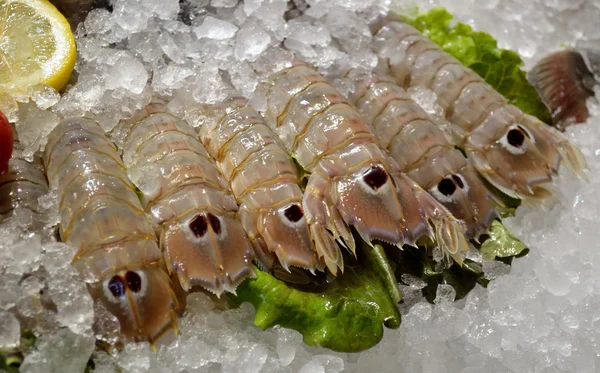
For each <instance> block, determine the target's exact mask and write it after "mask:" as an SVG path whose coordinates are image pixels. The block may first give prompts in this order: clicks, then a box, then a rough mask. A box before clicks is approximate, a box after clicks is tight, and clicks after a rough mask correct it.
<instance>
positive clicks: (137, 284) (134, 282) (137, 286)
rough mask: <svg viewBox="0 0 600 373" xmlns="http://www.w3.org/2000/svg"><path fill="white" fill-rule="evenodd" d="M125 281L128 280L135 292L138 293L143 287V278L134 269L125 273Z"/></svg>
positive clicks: (129, 286)
mask: <svg viewBox="0 0 600 373" xmlns="http://www.w3.org/2000/svg"><path fill="white" fill-rule="evenodd" d="M125 281H127V287H128V288H129V290H131V291H133V292H134V293H137V292H138V291H140V290H141V289H142V278H141V277H140V275H138V274H137V273H136V272H134V271H127V273H125ZM109 286H110V285H109Z"/></svg>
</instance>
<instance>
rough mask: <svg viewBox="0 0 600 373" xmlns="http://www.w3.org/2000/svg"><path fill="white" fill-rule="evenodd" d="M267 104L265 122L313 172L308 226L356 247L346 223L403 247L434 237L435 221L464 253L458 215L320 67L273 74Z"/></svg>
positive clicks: (443, 240) (453, 248) (440, 234)
mask: <svg viewBox="0 0 600 373" xmlns="http://www.w3.org/2000/svg"><path fill="white" fill-rule="evenodd" d="M267 107H268V109H267V117H266V118H267V123H268V124H269V125H270V126H271V127H272V128H273V129H274V130H275V132H276V133H277V135H278V136H279V138H280V139H281V140H282V143H283V144H284V146H285V147H286V148H287V150H288V152H290V153H291V154H293V155H294V157H295V158H296V160H297V161H298V163H299V164H300V165H301V166H302V167H303V168H304V169H305V170H306V171H307V172H309V173H310V176H309V179H308V184H307V187H306V190H305V195H304V207H305V212H306V215H307V222H308V223H309V225H310V224H315V225H317V226H321V227H323V228H326V229H327V230H328V231H330V232H332V233H333V234H334V237H336V238H341V240H342V241H343V242H344V243H346V245H347V246H348V247H349V248H351V249H353V248H354V242H353V241H352V236H351V235H350V232H349V231H348V228H347V226H354V227H355V229H356V230H357V231H358V233H359V234H360V235H361V237H362V238H363V239H364V240H365V241H366V242H371V241H373V240H380V241H384V242H388V243H392V244H395V245H397V246H401V245H403V244H414V242H415V240H416V239H418V238H419V237H421V236H425V235H430V233H431V230H430V225H429V224H430V223H431V224H433V226H434V228H435V229H434V233H435V235H436V239H437V242H438V244H439V245H440V247H442V248H443V249H445V251H446V252H449V253H451V254H453V255H455V257H457V258H459V257H460V255H459V254H458V251H461V250H464V249H465V247H466V242H465V240H464V237H463V236H462V234H461V233H459V231H460V230H461V228H459V226H458V225H457V224H456V223H457V221H456V220H455V218H454V217H452V216H451V215H450V214H449V213H448V212H447V210H446V209H445V208H444V207H443V206H441V205H440V204H439V203H438V202H437V201H435V200H434V199H433V198H432V197H431V196H429V195H428V194H427V193H426V192H425V191H424V190H423V189H421V188H420V187H419V186H418V185H416V184H415V183H414V181H412V180H410V179H409V178H408V177H406V176H405V175H403V174H401V173H400V172H399V169H398V166H397V165H395V162H394V161H393V160H391V159H390V158H389V156H388V155H386V154H385V152H384V151H383V150H382V149H381V148H380V147H379V145H378V143H377V140H376V139H375V137H374V135H373V133H372V132H371V130H370V129H369V127H368V126H367V125H366V124H365V122H364V120H363V118H362V117H361V115H360V114H359V113H358V112H357V111H356V110H355V109H354V108H353V107H352V106H350V105H349V104H348V102H347V101H346V100H345V99H344V98H343V97H342V96H341V94H340V93H339V92H337V91H336V90H335V89H334V88H333V87H332V86H331V85H330V84H329V83H327V81H326V80H325V79H324V78H323V77H322V76H321V75H319V74H318V73H317V72H316V71H314V70H312V69H311V68H309V67H307V66H304V65H296V66H292V67H290V68H288V69H286V70H283V71H281V72H279V73H277V74H275V75H273V76H272V77H271V80H270V86H269V90H268V92H267ZM391 171H392V172H393V173H391ZM392 175H393V176H392Z"/></svg>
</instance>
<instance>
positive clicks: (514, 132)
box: [506, 128, 525, 148]
mask: <svg viewBox="0 0 600 373" xmlns="http://www.w3.org/2000/svg"><path fill="white" fill-rule="evenodd" d="M506 141H508V143H509V144H510V145H512V146H514V147H515V148H520V147H521V146H523V142H525V134H524V132H523V131H522V130H521V129H519V128H513V129H511V130H510V131H508V133H507V134H506Z"/></svg>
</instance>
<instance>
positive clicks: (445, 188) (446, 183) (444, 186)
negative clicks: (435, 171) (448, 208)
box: [438, 179, 456, 197]
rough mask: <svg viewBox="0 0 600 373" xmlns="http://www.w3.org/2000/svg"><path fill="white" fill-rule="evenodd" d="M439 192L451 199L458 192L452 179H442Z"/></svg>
mask: <svg viewBox="0 0 600 373" xmlns="http://www.w3.org/2000/svg"><path fill="white" fill-rule="evenodd" d="M438 190H439V191H440V193H442V194H443V195H445V196H446V197H450V196H451V195H452V194H454V192H455V191H456V185H455V184H454V182H453V181H452V180H450V179H442V181H440V183H439V184H438Z"/></svg>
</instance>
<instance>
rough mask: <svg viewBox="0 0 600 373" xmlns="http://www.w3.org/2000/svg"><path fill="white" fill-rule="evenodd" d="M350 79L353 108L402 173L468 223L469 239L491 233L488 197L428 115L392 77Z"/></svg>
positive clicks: (352, 75)
mask: <svg viewBox="0 0 600 373" xmlns="http://www.w3.org/2000/svg"><path fill="white" fill-rule="evenodd" d="M347 78H348V79H349V80H350V82H351V84H352V87H353V89H352V94H351V95H350V97H349V98H350V102H351V103H352V104H354V105H355V107H356V108H357V109H358V110H359V111H360V112H361V113H362V114H363V117H364V118H365V120H366V122H367V123H368V124H369V125H371V127H372V129H373V132H374V133H375V135H376V136H377V139H378V140H379V144H380V145H381V147H382V148H384V149H386V150H387V151H388V152H389V153H390V155H391V156H392V158H393V159H394V160H396V162H397V163H398V165H399V166H400V169H401V170H402V172H404V173H406V175H407V176H408V177H410V178H411V179H412V180H414V181H415V182H416V183H417V184H419V185H420V186H421V187H422V188H424V189H425V190H427V191H429V193H430V194H431V195H432V196H433V197H434V198H435V199H436V200H438V202H440V203H442V204H443V205H444V206H445V207H446V208H448V209H449V210H450V212H451V213H452V215H454V216H455V217H456V218H458V219H460V220H462V221H464V222H465V224H466V227H467V235H468V236H469V237H477V236H478V234H480V233H482V232H483V231H485V230H487V228H488V227H489V225H490V224H491V222H492V220H493V219H494V218H496V217H497V212H496V210H495V208H494V206H493V204H492V201H491V195H490V193H489V191H488V190H487V188H486V187H485V186H484V185H483V183H482V181H481V180H480V179H479V177H478V176H477V173H476V172H475V170H474V169H473V168H472V166H471V165H470V164H469V163H468V162H467V160H466V158H465V157H464V155H463V154H462V153H461V152H460V151H459V150H457V149H456V148H455V147H454V146H453V145H452V144H450V143H449V142H448V140H447V139H446V136H445V134H444V133H443V131H442V130H441V129H440V128H439V127H438V125H437V124H435V123H434V122H433V121H432V120H431V118H430V117H429V115H427V113H425V111H424V110H423V109H421V107H420V106H419V105H418V104H416V103H415V102H414V101H412V100H411V98H410V97H409V96H408V94H407V93H406V91H404V90H403V89H402V88H400V87H399V86H398V85H397V84H396V83H395V81H394V80H393V78H391V77H386V76H378V75H375V74H371V73H368V72H365V71H363V70H358V69H354V70H350V71H349V72H348V74H347Z"/></svg>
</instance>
